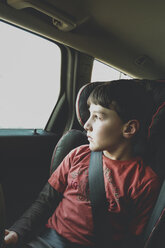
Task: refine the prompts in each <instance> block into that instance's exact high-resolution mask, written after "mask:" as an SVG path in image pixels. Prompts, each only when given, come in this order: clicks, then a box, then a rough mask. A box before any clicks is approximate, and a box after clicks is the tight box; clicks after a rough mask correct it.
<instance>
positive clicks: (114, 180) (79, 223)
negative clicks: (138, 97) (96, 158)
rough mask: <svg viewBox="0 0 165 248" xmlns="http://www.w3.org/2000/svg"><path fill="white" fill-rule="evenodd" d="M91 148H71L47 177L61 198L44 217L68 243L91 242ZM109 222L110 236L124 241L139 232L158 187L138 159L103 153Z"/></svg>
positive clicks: (156, 182)
mask: <svg viewBox="0 0 165 248" xmlns="http://www.w3.org/2000/svg"><path fill="white" fill-rule="evenodd" d="M90 154H91V151H90V149H89V146H88V145H83V146H80V147H78V148H76V149H74V150H73V151H71V152H70V153H69V154H68V155H67V156H66V158H65V159H64V160H63V162H62V163H61V164H60V166H59V167H58V168H57V169H56V171H55V172H54V173H53V174H52V176H51V177H50V179H49V183H50V185H51V186H52V187H53V188H54V189H55V190H57V191H59V192H61V193H63V199H62V201H61V202H60V204H59V206H58V207H57V208H56V210H55V212H54V214H53V215H52V217H51V218H49V220H48V227H50V228H53V229H55V230H56V231H57V232H58V233H59V234H60V235H62V236H63V237H65V238H66V239H68V240H70V241H71V242H74V243H77V244H83V245H92V242H91V240H92V239H91V237H92V236H93V221H92V210H91V205H90V201H89V186H88V167H89V160H90ZM103 171H104V181H105V190H106V197H107V200H108V203H109V206H108V210H109V216H108V218H109V223H110V225H111V226H112V228H113V239H114V241H115V240H118V241H119V240H120V241H122V240H125V239H126V237H127V236H128V232H129V233H130V235H136V236H138V235H140V234H141V233H142V231H143V229H144V227H145V224H146V222H147V220H148V218H149V215H150V212H151V209H152V208H153V205H154V203H155V200H156V198H157V195H158V190H159V186H160V184H159V180H158V177H157V175H156V174H155V173H154V172H153V171H152V169H151V168H150V167H149V166H144V164H143V161H142V159H141V158H134V159H132V160H128V161H120V160H111V159H109V158H107V157H105V156H104V155H103Z"/></svg>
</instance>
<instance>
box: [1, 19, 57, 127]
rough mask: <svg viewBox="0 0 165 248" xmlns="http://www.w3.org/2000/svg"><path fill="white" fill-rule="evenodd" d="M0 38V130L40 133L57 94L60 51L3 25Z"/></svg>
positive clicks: (20, 31) (44, 41)
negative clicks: (28, 130) (30, 130)
mask: <svg viewBox="0 0 165 248" xmlns="http://www.w3.org/2000/svg"><path fill="white" fill-rule="evenodd" d="M0 34H1V39H0V54H1V56H0V116H1V121H0V128H41V129H44V127H45V125H46V123H47V121H48V119H49V116H50V114H51V112H52V110H53V108H54V106H55V103H56V101H57V99H58V95H59V91H60V71H61V68H60V67H61V51H60V48H59V47H58V46H57V45H56V44H55V43H53V42H51V41H49V40H47V39H44V38H41V37H40V36H37V35H34V34H32V33H30V32H27V31H24V30H22V29H19V28H17V27H15V26H12V25H9V24H7V23H4V22H0Z"/></svg>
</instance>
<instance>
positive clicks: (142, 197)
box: [130, 177, 160, 236]
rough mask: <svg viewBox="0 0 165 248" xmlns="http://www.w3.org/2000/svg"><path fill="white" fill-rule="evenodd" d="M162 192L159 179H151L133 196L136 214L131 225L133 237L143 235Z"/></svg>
mask: <svg viewBox="0 0 165 248" xmlns="http://www.w3.org/2000/svg"><path fill="white" fill-rule="evenodd" d="M159 190H160V182H159V180H158V178H157V177H155V178H152V179H150V180H149V181H148V182H146V183H145V185H143V184H142V185H140V187H139V188H137V189H136V194H135V195H134V196H133V206H134V209H135V211H134V213H133V218H132V221H131V223H130V231H131V233H133V235H136V236H138V235H141V234H142V232H143V230H144V228H145V226H146V224H147V222H148V220H149V217H150V215H151V212H152V209H153V207H154V205H155V202H156V199H157V197H158V193H159Z"/></svg>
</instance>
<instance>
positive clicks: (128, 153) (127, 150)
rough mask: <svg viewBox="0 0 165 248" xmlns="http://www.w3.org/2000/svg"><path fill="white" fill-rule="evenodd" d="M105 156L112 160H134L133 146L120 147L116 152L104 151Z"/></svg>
mask: <svg viewBox="0 0 165 248" xmlns="http://www.w3.org/2000/svg"><path fill="white" fill-rule="evenodd" d="M103 154H104V155H105V156H106V157H108V158H110V159H112V160H121V161H124V160H130V159H132V158H133V152H132V145H131V144H129V145H128V144H127V145H125V146H120V147H119V148H118V149H117V150H115V151H108V150H104V151H103Z"/></svg>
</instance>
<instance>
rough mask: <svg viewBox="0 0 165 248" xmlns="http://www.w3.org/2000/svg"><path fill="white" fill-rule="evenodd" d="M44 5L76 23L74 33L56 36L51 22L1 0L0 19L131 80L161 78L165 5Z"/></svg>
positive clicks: (76, 1) (78, 1)
mask: <svg viewBox="0 0 165 248" xmlns="http://www.w3.org/2000/svg"><path fill="white" fill-rule="evenodd" d="M9 1H16V0H9ZM17 1H21V0H17ZM17 1H16V2H17ZM29 1H33V0H29ZM34 1H35V0H34ZM45 2H46V3H48V4H50V5H51V6H53V7H54V8H55V9H56V11H58V10H60V13H63V14H64V15H66V16H67V17H70V18H71V19H72V20H73V22H75V23H76V28H75V29H73V30H71V31H68V32H65V31H60V30H58V29H57V28H56V27H55V26H54V25H53V24H52V23H51V18H46V17H44V15H43V13H39V12H38V15H37V14H36V12H35V11H34V10H32V9H29V8H28V9H22V10H18V9H14V8H13V7H11V6H9V5H7V3H6V2H4V0H0V18H1V19H2V20H6V21H8V22H11V23H13V24H16V25H19V26H22V27H23V28H27V29H28V30H30V31H33V32H36V33H38V34H40V35H43V36H45V37H47V38H50V39H52V40H55V41H58V42H60V43H62V44H64V45H67V46H70V47H72V48H74V49H76V50H79V51H81V52H83V53H86V54H89V55H91V56H93V57H95V58H97V59H98V60H101V61H103V62H105V63H107V64H109V65H111V66H113V67H114V68H116V69H118V70H120V71H122V72H124V73H127V74H129V75H131V76H133V77H137V78H148V79H158V78H159V79H162V78H164V77H165V75H164V74H165V72H164V70H163V66H164V63H165V58H164V55H163V53H162V51H163V50H164V42H163V41H164V39H165V33H164V32H162V29H161V25H162V23H163V22H164V21H165V16H164V11H163V10H164V8H163V7H165V2H164V3H163V2H161V4H158V2H155V1H150V4H148V3H146V2H139V1H133V2H132V1H131V0H126V1H122V0H118V1H115V0H110V1H108V0H102V1H93V0H86V1H82V0H70V1H69V2H68V1H67V0H60V1H59V0H57V1H53V0H49V1H48V0H47V1H45ZM153 17H154V18H153ZM159 27H160V28H159Z"/></svg>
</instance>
